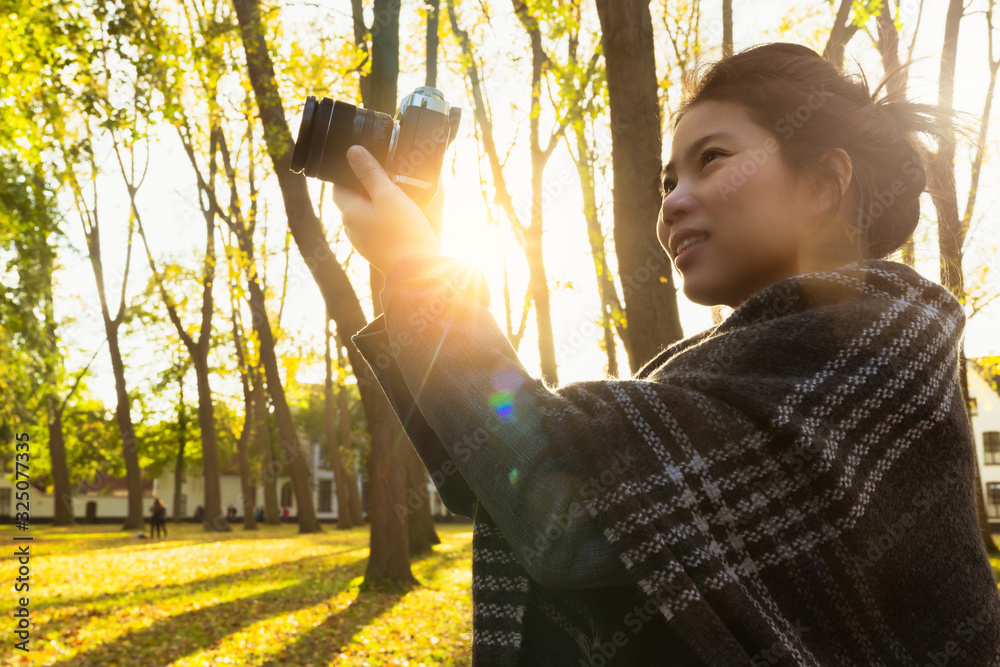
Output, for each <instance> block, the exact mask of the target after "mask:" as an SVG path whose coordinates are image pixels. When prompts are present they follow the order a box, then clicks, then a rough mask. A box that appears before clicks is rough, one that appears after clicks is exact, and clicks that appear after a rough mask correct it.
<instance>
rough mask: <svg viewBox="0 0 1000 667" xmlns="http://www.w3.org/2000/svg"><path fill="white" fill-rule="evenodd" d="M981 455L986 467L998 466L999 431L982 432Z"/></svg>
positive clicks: (999, 461) (999, 450) (999, 463)
mask: <svg viewBox="0 0 1000 667" xmlns="http://www.w3.org/2000/svg"><path fill="white" fill-rule="evenodd" d="M983 454H984V461H983V462H984V463H985V464H986V465H1000V431H983Z"/></svg>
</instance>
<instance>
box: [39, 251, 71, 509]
mask: <svg viewBox="0 0 1000 667" xmlns="http://www.w3.org/2000/svg"><path fill="white" fill-rule="evenodd" d="M38 259H39V263H40V265H41V267H40V268H41V274H42V276H41V277H42V281H43V283H42V310H43V313H44V326H45V347H46V350H45V366H44V368H45V384H46V385H47V387H48V396H47V397H46V401H45V404H46V408H47V412H48V426H49V456H50V457H51V460H52V486H53V489H52V498H53V501H54V502H53V505H54V510H55V511H54V514H53V517H52V525H54V526H73V525H76V520H75V519H74V518H73V489H72V487H71V486H70V479H69V464H68V462H67V460H66V440H65V438H64V434H63V424H62V416H63V406H64V405H65V402H60V400H59V396H58V394H57V392H56V387H57V377H56V368H57V367H59V366H61V359H60V355H59V340H58V337H57V336H56V320H55V313H54V310H53V305H52V259H53V250H52V248H51V247H50V246H49V245H48V243H44V245H43V247H42V248H40V252H39V258H38ZM74 389H75V387H74ZM71 391H72V390H71ZM68 399H69V396H67V398H66V400H68Z"/></svg>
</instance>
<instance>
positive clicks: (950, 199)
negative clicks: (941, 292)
mask: <svg viewBox="0 0 1000 667" xmlns="http://www.w3.org/2000/svg"><path fill="white" fill-rule="evenodd" d="M992 9H993V3H992V2H991V3H990V12H991V13H990V19H991V20H990V21H989V22H988V23H989V27H990V28H991V35H990V36H991V40H990V43H991V45H992ZM964 13H965V8H964V6H963V4H962V1H961V0H949V2H948V11H947V14H946V17H945V23H944V45H943V46H942V49H941V69H940V74H939V77H938V105H940V106H941V107H943V108H945V109H948V110H952V109H953V108H954V97H955V63H956V60H957V53H958V33H959V28H960V27H961V21H962V17H963V16H964ZM990 58H991V65H992V52H991V53H990ZM995 78H996V70H995V69H994V70H993V72H992V74H991V79H992V80H993V81H995ZM991 101H992V96H989V97H988V98H987V107H986V110H987V114H988V112H989V103H990V102H991ZM985 118H988V116H986V117H985ZM955 144H956V138H955V135H954V133H953V132H952V131H947V132H945V133H944V136H942V137H941V138H940V139H939V140H938V149H937V151H936V152H934V153H932V155H931V159H930V164H929V169H928V174H927V175H928V181H929V182H930V184H931V187H930V188H929V189H930V191H931V199H932V201H933V202H934V208H935V210H936V211H937V228H938V252H939V257H940V272H941V284H942V285H944V286H945V287H946V288H948V290H949V291H950V292H951V293H952V294H954V295H955V296H956V297H957V298H958V299H959V300H960V301H963V302H964V301H965V279H964V272H963V268H962V256H963V246H964V244H965V237H966V234H967V232H968V224H969V219H970V218H971V210H968V211H967V215H966V216H964V217H962V218H960V217H959V215H958V192H957V188H956V184H955ZM976 171H977V172H978V170H976ZM973 180H974V182H973V190H971V191H970V205H971V206H974V205H975V196H974V194H973V193H974V192H975V189H974V188H975V185H976V183H975V180H976V176H975V175H974V178H973ZM968 371H969V369H968V362H967V361H966V358H965V339H964V338H963V340H962V342H961V344H960V346H959V367H958V372H959V381H960V383H961V387H962V396H963V398H964V399H965V405H966V409H967V410H968V409H969V376H968ZM970 420H971V416H970ZM982 494H983V490H982V482H981V481H980V478H979V468H978V466H977V467H976V495H977V500H978V502H977V503H976V509H977V513H978V518H979V528H980V533H981V534H982V537H983V543H984V545H985V547H986V549H987V551H988V552H989V553H990V554H993V555H995V556H1000V549H998V548H997V545H996V543H995V542H994V541H993V536H992V531H991V529H990V525H989V521H988V519H987V516H986V504H985V498H984V497H983V495H982Z"/></svg>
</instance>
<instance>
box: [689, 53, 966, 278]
mask: <svg viewBox="0 0 1000 667" xmlns="http://www.w3.org/2000/svg"><path fill="white" fill-rule="evenodd" d="M911 64H912V61H911V62H908V63H906V64H901V65H897V66H895V67H892V68H890V69H889V70H888V71H887V72H886V73H885V75H884V77H883V79H882V81H881V82H880V83H879V85H878V86H877V87H876V88H875V91H874V92H871V93H870V92H869V89H868V80H867V78H866V77H865V75H864V72H863V71H861V74H860V78H858V77H857V75H848V74H844V73H843V72H842V71H841V70H838V68H837V66H836V65H834V64H833V63H832V62H831V61H829V60H827V59H826V58H824V57H822V56H821V55H819V54H818V53H816V52H815V51H813V50H812V49H809V48H808V47H805V46H802V45H800V44H792V43H788V42H772V43H768V44H763V45H759V46H755V47H752V48H749V49H745V50H743V51H740V52H738V53H735V54H733V55H731V56H729V57H725V58H722V59H720V60H717V61H715V62H712V63H708V64H707V66H708V69H707V71H706V72H704V73H702V69H703V68H704V67H705V65H697V64H696V65H695V66H694V67H693V68H688V69H687V70H685V72H684V74H683V84H682V87H683V100H682V102H681V105H680V107H679V108H678V110H677V111H676V112H675V114H674V116H673V118H672V123H671V127H672V128H673V129H676V127H677V123H678V122H679V121H680V119H681V117H682V116H683V115H684V113H685V112H686V111H687V110H688V109H689V108H691V107H692V106H693V105H695V104H697V103H698V102H703V101H706V100H717V101H731V102H735V103H737V104H739V105H740V106H742V107H743V108H744V109H745V111H746V113H747V116H748V118H750V120H751V121H753V122H754V123H756V124H758V125H760V126H761V127H763V128H764V129H766V130H769V131H770V132H772V133H773V134H774V135H775V138H776V139H777V142H778V147H779V150H780V154H781V155H782V156H783V157H784V158H785V160H786V161H787V162H788V163H789V164H790V165H791V166H792V167H793V168H794V169H796V170H798V172H800V173H802V174H805V175H808V176H810V177H814V178H818V179H819V182H821V183H826V184H827V186H828V187H830V188H831V190H832V194H833V201H834V203H835V205H834V207H833V208H832V209H831V213H832V212H835V211H836V210H837V208H838V207H839V206H840V203H841V192H840V182H839V180H838V175H837V173H836V172H835V171H834V170H833V168H832V166H830V165H828V164H826V163H824V162H823V161H822V160H821V159H820V158H821V157H822V156H823V155H824V154H825V153H827V152H828V151H831V150H834V149H837V148H840V149H843V150H844V151H845V152H846V153H847V154H848V155H849V156H850V158H851V165H852V174H851V182H850V186H849V187H848V189H847V195H848V196H849V197H850V198H851V199H850V200H849V201H850V203H851V205H852V208H853V209H854V210H856V211H857V218H856V219H854V220H851V221H849V223H852V224H854V225H855V227H853V228H848V229H846V230H845V232H846V233H847V236H848V237H849V238H850V239H851V240H852V241H854V242H855V243H856V244H857V252H858V255H859V257H861V258H875V259H879V258H884V257H886V256H888V255H889V254H891V253H892V252H893V251H895V250H896V249H897V248H899V247H900V246H902V245H903V244H904V243H906V240H907V239H908V238H909V237H910V235H911V234H912V233H913V230H914V229H915V228H916V226H917V222H918V221H919V218H920V194H921V193H922V192H924V191H925V190H926V191H928V192H931V193H932V194H935V195H936V194H937V191H936V186H934V185H933V184H929V183H928V181H927V177H926V172H925V169H926V166H927V165H926V164H925V160H926V154H927V153H928V151H929V149H927V148H926V147H925V146H924V145H923V144H921V143H920V142H919V141H918V140H917V137H916V134H917V133H920V132H923V133H928V134H931V135H933V136H934V137H935V138H936V139H937V143H938V146H939V147H940V145H941V140H942V138H944V137H947V136H949V134H950V136H952V137H953V136H954V132H958V133H960V134H962V135H963V136H965V137H967V138H970V139H971V143H976V142H977V141H978V138H977V137H976V134H975V132H974V130H973V129H972V125H971V124H968V125H966V124H965V123H962V122H961V120H960V119H961V118H962V117H966V118H968V119H972V116H971V115H969V114H965V113H964V112H958V111H953V110H951V109H947V108H944V107H941V106H939V105H933V104H920V103H916V102H910V101H907V100H906V99H905V98H904V97H903V96H902V95H901V94H898V93H896V94H887V95H885V96H883V97H882V98H880V99H876V96H877V95H878V93H879V91H880V90H882V88H883V87H885V88H886V90H887V91H888V84H889V83H890V82H892V81H893V80H894V79H895V77H899V76H901V75H902V74H903V71H904V70H905V69H906V68H908V67H909V66H910V65H911ZM858 69H859V70H860V67H859V68H858ZM941 189H942V190H943V189H944V186H942V187H941Z"/></svg>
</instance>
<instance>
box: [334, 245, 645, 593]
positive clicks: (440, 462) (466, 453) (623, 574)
mask: <svg viewBox="0 0 1000 667" xmlns="http://www.w3.org/2000/svg"><path fill="white" fill-rule="evenodd" d="M397 266H398V267H399V269H400V270H396V269H395V268H394V270H393V271H391V272H390V275H391V276H393V277H394V278H395V277H398V276H403V277H405V276H410V277H411V278H413V277H417V276H420V278H418V280H422V281H424V282H421V284H422V291H420V293H419V294H418V293H414V292H411V291H410V290H409V289H407V290H406V292H405V296H403V297H402V298H399V299H395V298H393V297H392V295H388V296H389V299H388V300H390V301H391V303H392V311H391V312H390V311H389V310H388V309H386V311H385V312H384V313H383V314H382V315H380V316H379V317H377V318H376V319H375V320H373V321H372V322H371V323H369V324H368V325H367V326H366V327H365V328H364V329H362V330H361V331H360V332H358V334H356V335H355V336H354V337H352V340H353V341H354V343H355V344H356V345H357V346H358V349H359V350H360V351H361V353H362V354H363V355H364V356H365V359H366V360H367V361H368V363H369V365H371V367H372V370H373V372H374V373H375V375H376V377H377V379H378V381H379V383H380V384H381V385H382V388H383V390H384V391H385V393H386V396H387V397H388V398H389V400H390V402H391V403H392V405H393V408H394V410H395V411H396V414H397V415H398V416H399V418H400V421H401V423H402V424H403V427H404V429H405V430H406V432H407V435H408V436H409V437H410V440H411V442H413V445H414V447H415V448H416V450H417V452H418V454H419V455H420V457H421V459H422V460H423V462H424V464H425V465H426V466H427V469H428V471H429V472H430V474H431V479H432V481H433V482H434V484H435V486H436V487H437V489H438V492H439V493H440V494H441V498H442V500H443V501H444V502H445V505H447V506H448V508H449V509H450V510H451V511H453V512H455V513H457V514H462V515H465V516H472V513H473V511H474V507H475V502H477V500H478V502H482V503H483V504H484V505H485V506H486V509H487V511H488V512H489V513H490V516H492V517H493V518H494V521H496V523H497V526H498V528H499V529H500V530H501V532H503V534H504V537H505V538H506V539H507V540H508V542H509V543H510V544H511V546H512V548H513V550H514V552H515V554H516V555H517V556H518V558H519V560H520V562H521V564H522V565H523V566H524V567H525V569H526V570H527V572H528V573H529V575H530V576H532V578H534V579H535V580H536V581H538V582H539V583H541V584H543V585H546V586H550V587H562V588H590V587H597V586H608V585H627V584H632V583H633V581H632V579H631V577H630V575H629V574H628V572H627V570H626V569H625V567H624V565H623V564H622V562H621V561H620V559H619V558H618V556H617V555H616V554H615V551H614V549H613V548H612V547H611V546H610V545H609V544H608V542H607V539H606V538H605V537H604V535H603V534H602V532H601V529H600V528H599V526H598V524H597V522H596V520H594V519H593V518H591V517H590V516H589V515H588V514H587V512H586V510H585V508H584V506H583V504H584V503H585V502H586V501H587V495H586V489H582V488H581V482H580V480H577V479H575V478H572V477H571V476H569V475H566V474H564V473H562V472H560V471H559V469H558V467H557V465H556V462H555V461H554V460H553V457H552V454H551V452H550V451H549V448H548V439H547V438H546V436H545V435H544V434H543V432H542V430H541V428H540V424H539V422H538V417H539V416H540V415H538V414H535V415H530V414H523V413H524V410H523V409H521V408H519V409H518V410H517V414H516V415H515V414H513V413H512V408H513V406H514V401H513V398H514V396H515V395H517V394H519V393H520V395H522V396H523V395H524V394H523V392H518V391H517V388H518V387H519V386H522V385H524V383H525V382H526V381H528V380H530V377H529V375H528V373H527V371H526V370H525V369H524V367H523V365H522V364H521V363H520V361H519V360H518V358H517V355H516V354H515V353H514V351H513V349H512V348H511V347H510V344H509V343H508V341H507V339H506V337H505V336H504V335H503V333H502V332H501V331H500V330H499V328H498V326H497V324H496V321H495V319H494V318H493V317H492V316H491V315H489V313H488V311H487V310H486V307H487V306H488V305H489V292H488V289H487V288H486V285H485V283H484V282H482V281H481V280H480V281H479V282H478V284H476V283H473V282H466V281H468V278H469V276H468V268H469V266H468V265H467V264H464V263H461V262H458V261H457V260H454V259H452V258H448V257H433V258H429V259H426V260H424V261H416V262H411V261H410V260H407V261H406V262H400V263H399V264H398V265H397ZM404 272H405V273H404ZM387 278H388V276H387ZM463 283H464V284H463ZM387 285H388V283H387ZM386 297H387V290H383V293H382V298H383V300H384V301H385V300H386ZM453 298H457V299H459V300H460V301H464V303H463V306H462V310H461V311H460V312H462V313H469V309H471V311H472V312H474V313H475V315H474V316H472V317H466V316H460V317H459V318H457V319H451V318H449V319H448V321H447V322H446V321H445V319H446V318H444V317H442V313H443V311H440V312H438V309H439V308H442V309H443V308H444V307H445V304H446V302H448V301H449V300H451V299H453ZM385 305H386V304H385V303H383V308H384V307H385ZM449 308H450V306H449ZM483 313H485V315H486V316H485V317H483V316H482V315H483ZM387 322H392V323H394V324H395V326H396V327H397V336H396V337H395V339H392V338H391V337H390V334H389V332H388V331H387V328H386V324H387ZM397 323H398V324H397ZM407 323H408V324H407ZM459 331H461V334H460V339H461V341H473V342H474V344H473V345H472V346H469V345H467V344H466V343H463V342H459V343H458V344H457V345H456V344H455V342H456V341H459V339H457V338H454V336H455V335H457V334H459ZM446 332H447V333H448V335H446ZM404 369H405V370H404ZM428 371H430V372H428ZM531 381H532V382H537V381H534V380H531ZM414 391H415V392H416V393H417V394H418V397H417V398H416V400H415V399H414ZM428 410H429V412H427V411H428ZM515 420H516V422H517V424H516V425H515Z"/></svg>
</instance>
